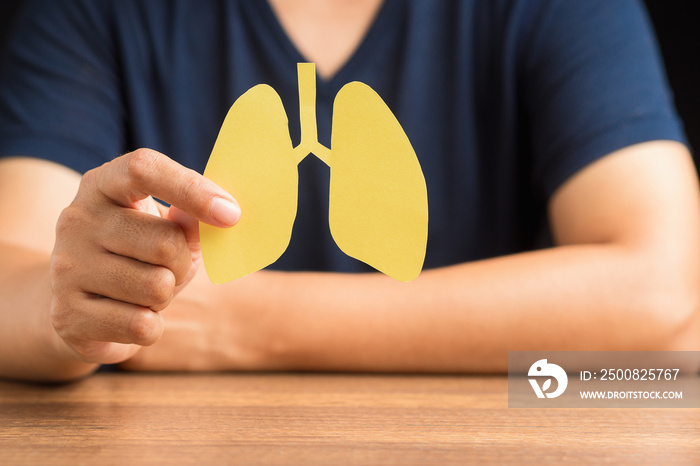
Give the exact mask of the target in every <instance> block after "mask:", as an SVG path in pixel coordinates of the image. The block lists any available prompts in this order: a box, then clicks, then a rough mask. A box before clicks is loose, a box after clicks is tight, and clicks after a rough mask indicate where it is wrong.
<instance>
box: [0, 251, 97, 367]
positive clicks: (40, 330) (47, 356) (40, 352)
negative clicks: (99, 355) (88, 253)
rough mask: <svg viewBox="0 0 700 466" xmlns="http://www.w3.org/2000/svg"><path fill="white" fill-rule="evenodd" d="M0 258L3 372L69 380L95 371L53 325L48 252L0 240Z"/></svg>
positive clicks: (0, 335) (0, 321)
mask: <svg viewBox="0 0 700 466" xmlns="http://www.w3.org/2000/svg"><path fill="white" fill-rule="evenodd" d="M0 258H1V259H0V264H1V265H0V296H2V299H0V377H10V378H19V379H30V380H42V381H46V380H70V379H75V378H78V377H81V376H83V375H86V374H89V373H91V372H92V371H94V370H95V368H96V367H97V366H96V365H95V364H86V363H83V362H80V361H79V360H78V359H77V358H76V357H75V356H74V355H73V354H71V351H70V349H69V348H68V347H67V346H66V345H65V344H64V343H63V341H62V340H61V339H60V338H59V337H58V335H57V334H56V332H55V331H54V329H53V327H52V325H51V319H50V307H51V287H50V282H49V261H50V258H49V255H48V254H46V253H39V252H35V251H31V250H29V249H26V248H21V247H17V246H12V245H8V244H3V243H0Z"/></svg>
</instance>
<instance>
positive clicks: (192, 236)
mask: <svg viewBox="0 0 700 466" xmlns="http://www.w3.org/2000/svg"><path fill="white" fill-rule="evenodd" d="M167 219H168V220H170V221H171V222H174V223H176V224H178V225H179V226H180V228H181V229H182V231H183V233H184V234H185V240H186V241H187V244H190V245H191V244H199V222H198V221H197V219H196V218H194V217H192V216H190V215H188V214H187V212H185V211H183V210H182V209H179V208H177V207H175V206H172V207H170V210H169V211H168V215H167Z"/></svg>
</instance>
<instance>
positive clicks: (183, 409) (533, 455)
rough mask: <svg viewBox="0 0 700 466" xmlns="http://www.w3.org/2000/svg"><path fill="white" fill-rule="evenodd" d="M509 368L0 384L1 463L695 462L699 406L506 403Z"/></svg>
mask: <svg viewBox="0 0 700 466" xmlns="http://www.w3.org/2000/svg"><path fill="white" fill-rule="evenodd" d="M507 383H508V382H507V379H506V377H474V376H392V375H388V376H384V375H383V376H377V375H338V374H323V375H317V374H218V375H209V374H207V375H145V374H126V373H117V374H97V375H95V376H93V377H91V378H88V379H86V380H84V381H81V382H78V383H74V384H68V385H59V386H38V385H31V384H22V383H15V382H0V464H2V465H11V464H32V465H34V464H70V465H76V464H89V465H93V464H128V465H132V464H197V465H200V466H205V465H209V464H233V463H236V464H256V463H258V464H288V463H291V464H344V463H352V464H376V463H383V464H387V463H388V464H415V463H422V464H450V463H464V462H473V463H483V462H489V463H511V464H513V463H516V464H519V463H525V462H530V463H536V464H542V463H554V462H561V461H566V462H569V463H571V462H573V463H576V464H579V463H595V464H599V463H615V464H619V463H633V462H634V463H651V464H694V465H697V464H700V409H544V410H537V409H512V408H511V409H509V408H508V400H507Z"/></svg>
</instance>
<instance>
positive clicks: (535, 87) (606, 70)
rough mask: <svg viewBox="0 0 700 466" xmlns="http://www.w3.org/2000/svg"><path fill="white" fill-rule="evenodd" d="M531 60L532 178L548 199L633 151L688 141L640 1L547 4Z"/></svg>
mask: <svg viewBox="0 0 700 466" xmlns="http://www.w3.org/2000/svg"><path fill="white" fill-rule="evenodd" d="M525 56H526V59H525V62H524V63H523V67H524V70H525V73H524V80H523V82H524V89H525V93H524V102H525V108H526V113H527V118H528V124H529V134H530V138H531V144H532V149H533V153H534V154H535V160H534V164H533V173H532V177H533V182H534V183H535V186H537V187H539V189H541V190H542V192H541V193H540V194H542V195H544V196H545V198H548V197H549V196H551V194H552V193H553V192H554V191H555V190H556V189H557V187H559V186H560V185H561V184H562V183H563V182H564V181H565V180H566V179H567V178H569V177H570V176H571V175H572V174H574V173H576V172H577V171H578V170H580V169H581V168H582V167H584V166H586V165H587V164H589V163H591V162H592V161H594V160H597V159H598V158H600V157H602V156H604V155H606V154H609V153H611V152H613V151H615V150H618V149H621V148H623V147H625V146H629V145H632V144H636V143H640V142H645V141H651V140H660V139H663V140H675V141H680V142H683V143H686V139H685V135H684V133H683V128H682V123H681V122H680V120H679V118H678V116H677V114H676V112H675V109H674V106H673V97H672V93H671V91H670V89H669V86H668V84H667V81H666V77H665V74H664V70H663V65H662V61H661V58H660V55H659V52H658V47H657V44H656V42H655V37H654V34H653V31H652V28H651V26H650V22H649V20H648V17H647V16H646V12H645V11H644V9H643V7H642V6H641V5H640V4H639V3H638V2H637V1H634V0H586V1H575V2H571V1H566V0H561V1H556V0H554V1H550V2H545V6H544V7H543V9H542V10H541V14H540V15H539V16H538V17H537V19H536V21H535V24H534V28H533V36H532V40H531V41H530V46H529V48H528V49H527V52H526V54H525Z"/></svg>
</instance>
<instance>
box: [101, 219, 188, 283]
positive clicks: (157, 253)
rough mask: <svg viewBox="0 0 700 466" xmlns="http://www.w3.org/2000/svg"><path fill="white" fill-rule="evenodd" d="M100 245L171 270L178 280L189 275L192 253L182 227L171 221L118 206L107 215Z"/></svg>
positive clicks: (180, 280)
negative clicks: (112, 212) (111, 213)
mask: <svg viewBox="0 0 700 466" xmlns="http://www.w3.org/2000/svg"><path fill="white" fill-rule="evenodd" d="M100 233H101V234H100V235H99V236H98V238H99V241H100V246H101V247H103V248H104V249H106V250H107V251H109V252H112V253H114V254H117V255H120V256H125V257H131V258H134V259H137V260H139V261H141V262H146V263H148V264H154V265H162V266H163V267H167V268H168V269H170V270H171V271H172V273H173V274H174V276H175V280H176V283H178V284H179V283H181V282H182V281H183V280H185V278H186V277H187V274H188V273H189V270H190V268H191V266H192V256H191V253H190V249H189V247H188V244H187V239H186V236H185V233H184V232H183V230H182V228H181V227H180V226H179V225H178V224H176V223H174V222H172V221H169V220H166V219H163V218H160V217H155V216H153V215H150V214H147V213H144V212H141V211H138V210H133V209H121V208H118V209H117V212H115V213H114V214H113V215H109V216H107V220H106V222H105V224H104V231H102V232H100Z"/></svg>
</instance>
